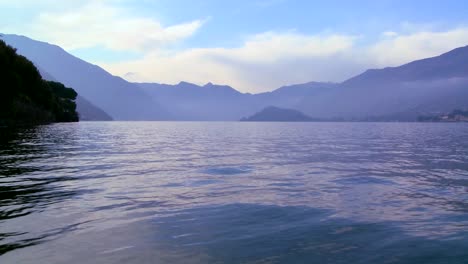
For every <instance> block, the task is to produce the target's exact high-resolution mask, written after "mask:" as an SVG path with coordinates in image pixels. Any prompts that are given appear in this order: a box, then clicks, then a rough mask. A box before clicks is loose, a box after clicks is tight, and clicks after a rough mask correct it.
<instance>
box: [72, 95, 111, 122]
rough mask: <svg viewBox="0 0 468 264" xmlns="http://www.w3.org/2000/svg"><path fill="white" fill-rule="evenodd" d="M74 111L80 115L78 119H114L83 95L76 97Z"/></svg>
mask: <svg viewBox="0 0 468 264" xmlns="http://www.w3.org/2000/svg"><path fill="white" fill-rule="evenodd" d="M76 111H77V112H78V114H79V116H80V121H112V120H114V119H113V118H112V117H111V116H110V115H109V114H107V113H106V112H104V110H102V109H101V108H99V107H97V106H95V105H93V104H92V103H91V102H89V101H88V100H86V99H85V98H84V97H82V96H79V95H78V97H77V98H76Z"/></svg>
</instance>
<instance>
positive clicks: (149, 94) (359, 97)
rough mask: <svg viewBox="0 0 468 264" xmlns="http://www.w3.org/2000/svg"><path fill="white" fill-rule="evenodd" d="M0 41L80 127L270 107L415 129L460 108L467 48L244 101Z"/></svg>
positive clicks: (9, 39) (231, 114)
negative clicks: (65, 89)
mask: <svg viewBox="0 0 468 264" xmlns="http://www.w3.org/2000/svg"><path fill="white" fill-rule="evenodd" d="M0 38H2V39H3V40H4V41H5V42H6V43H8V44H9V45H11V46H13V47H15V48H17V49H18V53H20V54H22V55H24V56H25V57H27V58H28V59H30V60H31V61H32V62H33V63H34V64H35V65H36V66H37V67H38V68H39V69H40V71H41V74H42V76H43V78H45V79H54V80H57V81H60V82H62V83H64V84H65V85H67V86H69V87H73V88H74V89H75V90H76V91H77V92H78V94H79V95H80V98H79V100H77V103H78V112H79V113H80V115H82V116H83V115H85V116H87V118H86V119H88V120H109V118H113V119H115V120H188V121H237V120H240V119H241V118H243V117H246V116H251V115H252V114H254V113H258V112H260V111H261V110H262V109H265V108H266V107H269V106H274V107H279V108H287V109H293V110H298V111H301V112H302V113H304V114H305V115H307V116H310V117H312V118H314V119H320V120H349V121H353V120H355V121H362V120H373V121H415V120H417V117H418V116H420V115H428V114H438V113H446V112H450V111H452V110H454V109H457V108H461V109H463V108H467V107H468V46H467V47H461V48H458V49H455V50H452V51H449V52H448V53H445V54H442V55H440V56H437V57H434V58H427V59H423V60H418V61H414V62H411V63H408V64H405V65H402V66H399V67H389V68H384V69H373V70H368V71H366V72H364V73H362V74H360V75H358V76H355V77H353V78H351V79H349V80H346V81H344V82H342V83H318V82H310V83H305V84H297V85H291V86H285V87H281V88H279V89H276V90H274V91H272V92H267V93H259V94H250V93H241V92H239V91H237V90H235V89H234V88H232V87H230V86H226V85H215V84H212V83H208V84H206V85H204V86H199V85H195V84H191V83H187V82H181V83H179V84H176V85H168V84H157V83H131V82H128V81H125V80H124V79H122V78H120V77H117V76H113V75H111V74H109V73H108V72H106V71H105V70H103V69H102V68H100V67H98V66H96V65H92V64H90V63H87V62H86V61H83V60H81V59H79V58H77V57H74V56H73V55H71V54H69V53H67V52H66V51H64V50H63V49H62V48H60V47H58V46H55V45H51V44H48V43H44V42H39V41H35V40H32V39H29V38H27V37H23V36H17V35H2V36H1V37H0ZM91 109H92V110H91ZM85 113H86V114H85Z"/></svg>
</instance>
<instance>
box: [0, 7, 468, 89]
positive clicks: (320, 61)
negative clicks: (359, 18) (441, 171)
mask: <svg viewBox="0 0 468 264" xmlns="http://www.w3.org/2000/svg"><path fill="white" fill-rule="evenodd" d="M281 1H282V0H266V1H264V0H259V1H255V2H253V3H256V4H259V3H260V4H263V5H268V4H276V3H280V2H281ZM122 3H124V4H125V3H129V0H70V1H58V0H41V1H33V0H22V1H11V0H0V6H2V7H8V8H25V10H29V9H31V8H32V9H38V10H40V11H39V13H40V15H38V16H37V17H33V18H32V21H30V22H29V23H26V22H22V23H11V21H13V20H11V17H10V19H4V20H2V21H1V22H0V32H5V33H9V32H11V33H19V34H24V35H27V36H29V37H32V38H35V39H38V40H44V41H48V42H51V43H54V44H57V45H60V46H62V47H64V48H65V49H68V50H72V49H76V48H87V47H95V46H100V47H104V48H107V49H110V50H114V51H136V52H139V53H140V54H143V55H144V56H143V58H141V59H137V60H132V61H125V62H122V61H120V62H116V63H109V62H108V63H104V62H99V61H91V62H92V63H95V64H98V65H100V66H103V67H104V68H105V69H107V70H109V71H110V72H111V73H113V74H116V75H120V76H124V77H125V78H127V79H129V80H131V81H151V82H160V83H178V82H180V81H189V82H194V83H198V84H204V83H207V82H214V83H220V84H228V85H231V86H233V87H235V88H236V89H239V90H242V91H249V92H261V91H267V90H271V89H274V88H277V87H279V86H281V85H286V84H292V83H303V82H309V81H343V80H345V79H347V78H349V77H352V76H353V75H356V74H359V73H360V72H362V71H364V70H366V69H368V68H381V67H386V66H397V65H400V64H403V63H407V62H410V61H413V60H416V59H422V58H426V57H431V56H436V55H439V54H442V53H444V52H447V51H449V50H451V49H453V48H456V47H460V46H464V45H467V44H468V27H459V28H453V29H450V30H445V31H441V30H439V31H438V30H437V28H440V26H438V25H436V24H424V25H420V24H412V23H408V22H405V23H402V24H401V25H400V26H399V28H398V29H396V30H395V29H394V30H391V31H385V32H382V33H381V34H380V35H377V36H376V37H377V39H375V40H374V41H371V39H372V37H375V36H366V35H365V34H363V35H362V36H355V35H348V34H333V33H327V34H317V35H308V34H302V33H299V32H296V31H290V32H264V33H259V34H256V35H253V36H250V37H248V38H246V39H245V41H244V42H243V43H242V44H241V45H239V46H238V47H234V48H224V47H217V48H187V49H183V50H177V49H176V47H180V45H179V43H181V42H183V41H184V40H186V39H187V38H189V37H191V36H193V35H194V34H196V32H197V31H198V30H200V28H201V27H202V25H203V23H204V21H203V20H195V21H188V22H187V23H182V24H177V25H169V26H168V25H162V24H161V23H160V22H159V21H158V20H156V19H154V18H150V17H140V16H136V15H134V14H130V13H128V10H126V9H125V8H122ZM3 10H8V9H6V8H5V9H3ZM5 12H7V11H4V12H3V13H2V10H1V9H0V15H2V14H3V15H4V14H5ZM20 19H22V18H20ZM212 22H213V23H215V21H212ZM2 24H3V25H2ZM226 34H229V32H226ZM215 37H219V36H215ZM221 37H222V36H221ZM128 72H132V74H129V75H126V74H127V73H128ZM125 75H126V76H125Z"/></svg>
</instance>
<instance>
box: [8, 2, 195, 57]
mask: <svg viewBox="0 0 468 264" xmlns="http://www.w3.org/2000/svg"><path fill="white" fill-rule="evenodd" d="M0 1H2V0H0ZM15 2H20V3H21V4H19V3H17V4H16V5H13V4H10V5H13V6H15V7H22V5H24V6H29V7H31V6H34V5H35V3H33V2H31V1H25V2H21V1H15ZM36 2H38V1H36ZM53 2H58V1H50V0H46V1H44V2H42V4H43V5H45V6H52V5H53V4H52V3H53ZM60 2H62V1H59V2H58V5H59V6H60V8H58V9H57V8H52V7H51V8H48V9H47V11H43V12H40V14H39V15H38V17H36V18H35V19H34V20H33V21H32V22H31V23H30V24H26V25H9V26H8V27H6V28H2V31H5V32H20V33H21V34H25V35H27V36H29V37H32V38H36V39H39V40H44V41H47V42H51V43H54V44H57V45H59V46H62V47H63V48H65V49H68V50H70V49H77V48H89V47H95V46H103V47H105V48H108V49H111V50H122V51H140V52H145V51H148V50H152V49H156V48H162V47H165V46H167V45H171V44H174V43H178V42H180V41H182V40H184V39H186V38H188V37H190V36H192V35H193V34H195V32H196V31H197V30H198V29H199V28H200V27H201V26H202V24H203V21H202V20H195V21H190V22H187V23H183V24H178V25H172V26H166V27H165V26H163V25H162V24H161V23H160V22H158V21H157V20H155V19H152V18H145V17H135V16H131V15H129V14H127V12H126V10H125V9H124V8H121V7H119V5H117V4H115V3H116V2H118V1H104V0H101V1H90V0H87V1H85V0H75V1H70V2H67V5H63V3H62V4H60ZM0 4H3V2H0ZM50 10H53V11H50Z"/></svg>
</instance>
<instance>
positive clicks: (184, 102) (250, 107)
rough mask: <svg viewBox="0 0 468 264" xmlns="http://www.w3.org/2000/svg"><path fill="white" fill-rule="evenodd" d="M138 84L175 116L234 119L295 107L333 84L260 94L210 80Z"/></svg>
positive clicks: (294, 87) (317, 84) (176, 117)
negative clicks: (270, 110)
mask: <svg viewBox="0 0 468 264" xmlns="http://www.w3.org/2000/svg"><path fill="white" fill-rule="evenodd" d="M138 85H139V86H140V87H141V88H142V89H143V90H144V91H145V92H146V93H147V94H149V95H151V96H152V97H153V100H155V101H156V102H158V104H160V105H162V106H163V107H164V108H165V109H168V111H170V113H171V115H172V117H173V118H174V119H175V120H188V121H195V120H196V121H236V120H239V119H240V118H242V117H244V116H247V115H250V114H251V113H254V112H257V111H260V110H262V109H263V108H265V107H267V106H271V105H273V106H277V107H284V108H294V107H295V106H296V105H297V104H298V103H299V102H300V101H301V100H302V99H303V98H304V97H305V96H311V95H315V94H319V93H321V92H322V91H323V90H326V89H329V88H330V87H334V86H335V85H336V84H333V83H318V82H311V83H306V84H298V85H291V86H284V87H281V88H279V89H277V90H274V91H272V92H266V93H260V94H250V93H240V92H239V91H237V90H235V89H234V88H232V87H230V86H226V85H215V84H212V83H208V84H206V85H204V86H198V85H195V84H192V83H187V82H181V83H179V84H176V85H167V84H157V83H138Z"/></svg>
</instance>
